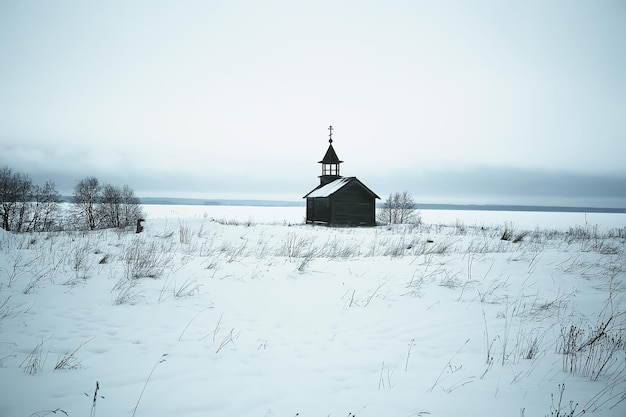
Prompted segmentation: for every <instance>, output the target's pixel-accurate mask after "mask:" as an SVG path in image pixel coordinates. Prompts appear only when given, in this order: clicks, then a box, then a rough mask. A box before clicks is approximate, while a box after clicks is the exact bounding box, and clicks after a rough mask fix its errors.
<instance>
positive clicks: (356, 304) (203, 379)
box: [0, 206, 626, 417]
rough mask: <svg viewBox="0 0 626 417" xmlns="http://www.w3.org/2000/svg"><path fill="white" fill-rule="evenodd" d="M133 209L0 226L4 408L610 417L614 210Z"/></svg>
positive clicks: (620, 322) (625, 228)
mask: <svg viewBox="0 0 626 417" xmlns="http://www.w3.org/2000/svg"><path fill="white" fill-rule="evenodd" d="M146 211H147V214H148V215H147V220H146V222H145V230H144V232H143V233H141V234H135V233H134V232H133V231H132V230H129V231H117V230H106V231H95V232H85V233H82V232H81V233H79V232H72V233H69V232H67V233H66V232H63V233H47V234H21V235H14V234H9V233H6V232H4V231H1V230H0V416H2V417H21V416H26V417H28V416H44V415H49V416H51V415H65V414H67V415H69V416H85V415H91V416H131V415H135V416H237V417H244V416H260V417H264V416H272V417H274V416H281V417H282V416H285V417H293V416H296V415H298V416H302V417H306V416H343V417H346V416H350V415H355V416H358V417H366V416H377V417H379V416H403V417H408V416H461V415H476V416H479V415H480V416H526V417H530V416H551V417H556V416H577V415H582V414H583V413H584V414H585V415H596V416H620V417H622V416H624V415H626V353H625V352H626V351H625V340H626V334H625V332H626V313H625V312H626V308H625V307H626V304H625V303H626V300H624V297H625V295H626V221H624V220H625V218H624V217H623V216H622V217H621V220H620V217H614V216H609V218H610V220H608V221H607V222H605V221H604V220H603V219H605V218H604V217H601V216H602V215H589V216H583V215H582V214H565V215H563V214H562V215H561V216H560V217H558V219H560V221H563V219H564V217H563V216H565V217H567V216H570V215H572V216H574V215H576V216H577V217H572V218H571V223H569V224H567V223H563V224H560V223H559V224H558V225H557V226H554V225H553V223H552V222H551V221H546V222H545V223H542V221H539V220H537V219H530V220H528V219H527V220H524V219H523V216H522V214H515V216H519V217H515V218H513V217H511V218H508V217H507V218H504V219H502V218H501V217H490V218H491V219H496V218H497V219H498V220H497V221H492V222H488V221H484V222H483V221H481V220H480V219H476V220H474V221H472V220H469V219H465V220H464V219H463V218H460V217H455V218H453V219H448V220H445V221H439V220H432V219H433V217H431V214H429V213H427V212H422V219H423V220H424V224H422V225H421V226H393V227H382V226H381V227H375V228H325V227H313V226H306V225H303V224H302V221H303V217H304V208H302V207H299V208H287V209H285V208H275V207H271V208H269V207H268V208H265V207H255V208H251V207H239V208H235V207H221V206H218V207H212V206H211V207H205V206H201V207H198V206H195V207H193V208H185V207H181V206H169V207H165V206H147V207H146ZM501 214H502V213H495V214H493V213H492V214H491V216H501ZM543 214H545V213H543ZM435 215H436V213H433V214H432V216H435ZM439 215H441V213H440V214H439ZM462 215H467V213H465V214H461V216H462ZM548 215H552V213H549V214H548ZM596 216H598V217H596ZM618 216H619V215H618ZM616 218H617V219H618V220H615V219H616ZM488 219H489V218H487V220H488ZM525 222H528V223H525ZM620 222H621V223H620ZM492 225H493V226H492ZM537 226H539V228H536V227H537ZM596 226H597V227H596ZM505 229H506V230H507V231H508V232H509V236H508V240H502V239H501V238H502V236H503V233H504V232H505ZM516 240H517V241H516ZM96 386H97V387H98V389H97V391H96Z"/></svg>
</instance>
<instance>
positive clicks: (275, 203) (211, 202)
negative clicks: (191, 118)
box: [139, 197, 626, 214]
mask: <svg viewBox="0 0 626 417" xmlns="http://www.w3.org/2000/svg"><path fill="white" fill-rule="evenodd" d="M139 200H140V202H141V204H146V205H150V204H156V205H191V206H253V207H305V202H304V201H287V200H234V199H231V200H229V199H198V198H167V197H143V198H140V199H139ZM380 205H381V203H379V207H380ZM416 206H417V209H418V210H475V211H530V212H532V211H534V212H553V213H554V212H558V213H618V214H624V213H626V208H608V207H573V206H540V205H505V204H436V203H417V204H416Z"/></svg>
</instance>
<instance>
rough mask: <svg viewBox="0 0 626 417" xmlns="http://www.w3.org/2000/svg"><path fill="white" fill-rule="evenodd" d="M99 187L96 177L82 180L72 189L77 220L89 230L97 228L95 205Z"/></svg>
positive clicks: (98, 195) (98, 196)
mask: <svg viewBox="0 0 626 417" xmlns="http://www.w3.org/2000/svg"><path fill="white" fill-rule="evenodd" d="M100 190H101V186H100V183H99V181H98V179H97V178H96V177H87V178H84V179H82V180H80V181H78V183H77V184H76V186H75V187H74V204H75V209H76V214H77V220H78V221H79V222H81V223H82V222H84V224H85V225H86V226H87V228H89V230H94V229H95V228H96V227H97V226H98V216H97V213H96V205H97V204H98V202H99V199H100Z"/></svg>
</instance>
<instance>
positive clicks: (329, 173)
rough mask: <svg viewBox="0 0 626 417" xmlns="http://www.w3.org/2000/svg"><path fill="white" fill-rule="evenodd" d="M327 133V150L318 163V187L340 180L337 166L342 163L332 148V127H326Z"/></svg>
mask: <svg viewBox="0 0 626 417" xmlns="http://www.w3.org/2000/svg"><path fill="white" fill-rule="evenodd" d="M328 131H329V134H328V143H329V145H328V150H327V151H326V154H325V155H324V158H322V160H321V161H319V163H320V164H322V175H320V177H319V178H320V185H326V184H328V183H331V182H333V181H335V180H336V179H339V178H341V175H340V174H339V165H341V163H342V162H343V161H340V160H339V157H337V153H336V152H335V149H334V148H333V127H332V126H328Z"/></svg>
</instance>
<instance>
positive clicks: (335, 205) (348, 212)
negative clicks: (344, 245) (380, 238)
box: [306, 182, 376, 226]
mask: <svg viewBox="0 0 626 417" xmlns="http://www.w3.org/2000/svg"><path fill="white" fill-rule="evenodd" d="M306 221H307V223H324V224H327V225H329V226H374V225H376V201H375V197H374V196H372V195H371V194H370V193H368V192H367V191H366V190H365V189H363V187H362V186H360V185H359V184H358V183H356V182H354V183H350V184H346V186H344V187H343V188H341V189H339V190H337V191H336V192H335V193H334V194H332V195H331V196H329V197H315V198H307V219H306Z"/></svg>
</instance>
